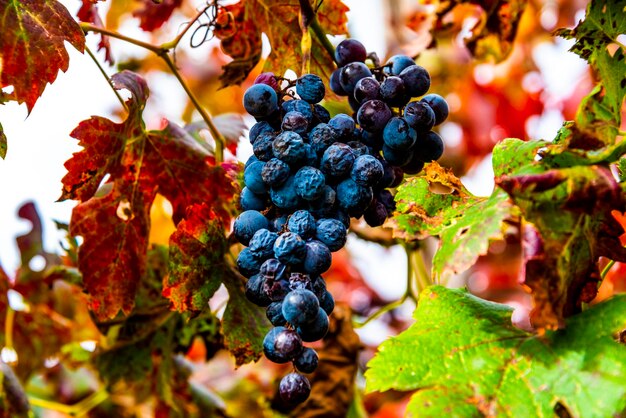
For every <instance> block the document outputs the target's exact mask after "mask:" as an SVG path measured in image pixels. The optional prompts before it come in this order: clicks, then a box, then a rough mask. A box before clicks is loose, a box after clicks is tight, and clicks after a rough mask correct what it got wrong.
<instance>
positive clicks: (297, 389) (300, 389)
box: [278, 373, 311, 405]
mask: <svg viewBox="0 0 626 418" xmlns="http://www.w3.org/2000/svg"><path fill="white" fill-rule="evenodd" d="M278 393H279V395H280V397H281V399H282V400H283V401H285V403H287V404H288V405H297V404H299V403H302V402H304V401H306V400H307V398H308V397H309V395H310V394H311V383H310V382H309V379H307V378H306V377H305V376H302V375H301V374H298V373H289V374H288V375H286V376H285V377H283V378H282V379H281V381H280V384H279V385H278Z"/></svg>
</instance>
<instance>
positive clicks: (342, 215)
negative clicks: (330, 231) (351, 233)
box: [328, 208, 350, 229]
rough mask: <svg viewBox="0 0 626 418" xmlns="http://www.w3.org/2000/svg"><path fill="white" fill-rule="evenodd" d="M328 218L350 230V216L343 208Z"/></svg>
mask: <svg viewBox="0 0 626 418" xmlns="http://www.w3.org/2000/svg"><path fill="white" fill-rule="evenodd" d="M328 218H332V219H335V220H337V221H339V222H341V223H342V224H343V226H344V227H345V228H346V229H348V228H350V215H348V214H347V213H346V211H344V210H343V209H341V208H337V209H336V210H334V211H333V212H332V213H331V214H329V216H328Z"/></svg>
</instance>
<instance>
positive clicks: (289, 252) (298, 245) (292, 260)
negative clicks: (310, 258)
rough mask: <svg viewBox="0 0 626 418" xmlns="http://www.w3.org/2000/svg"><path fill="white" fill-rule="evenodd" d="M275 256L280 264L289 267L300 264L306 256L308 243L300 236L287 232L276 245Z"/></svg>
mask: <svg viewBox="0 0 626 418" xmlns="http://www.w3.org/2000/svg"><path fill="white" fill-rule="evenodd" d="M274 255H275V256H276V258H277V259H278V260H279V261H280V262H282V263H285V264H287V265H290V266H293V265H297V264H300V263H302V262H303V261H304V257H305V256H306V243H305V242H304V240H303V239H302V238H301V237H300V236H299V235H298V234H294V233H293V232H285V233H283V234H281V235H280V236H279V237H278V239H277V240H276V243H275V244H274Z"/></svg>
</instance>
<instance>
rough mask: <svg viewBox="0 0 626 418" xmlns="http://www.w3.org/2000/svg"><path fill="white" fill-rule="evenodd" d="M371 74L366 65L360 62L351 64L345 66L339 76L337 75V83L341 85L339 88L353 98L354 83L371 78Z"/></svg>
mask: <svg viewBox="0 0 626 418" xmlns="http://www.w3.org/2000/svg"><path fill="white" fill-rule="evenodd" d="M371 76H372V72H371V71H370V69H369V68H367V65H365V64H363V63H362V62H351V63H350V64H346V65H345V66H344V67H343V69H342V70H341V74H340V75H339V83H341V88H342V89H343V90H344V91H346V92H348V93H350V95H351V96H353V94H352V93H353V92H354V87H355V86H356V83H357V82H358V81H359V80H360V79H362V78H365V77H371Z"/></svg>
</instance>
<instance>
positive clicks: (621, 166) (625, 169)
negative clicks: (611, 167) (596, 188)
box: [617, 157, 626, 182]
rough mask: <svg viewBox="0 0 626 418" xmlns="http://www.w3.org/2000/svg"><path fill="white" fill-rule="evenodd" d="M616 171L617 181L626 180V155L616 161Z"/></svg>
mask: <svg viewBox="0 0 626 418" xmlns="http://www.w3.org/2000/svg"><path fill="white" fill-rule="evenodd" d="M617 171H618V172H619V181H620V182H624V181H626V157H622V158H620V159H619V161H618V162H617Z"/></svg>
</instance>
